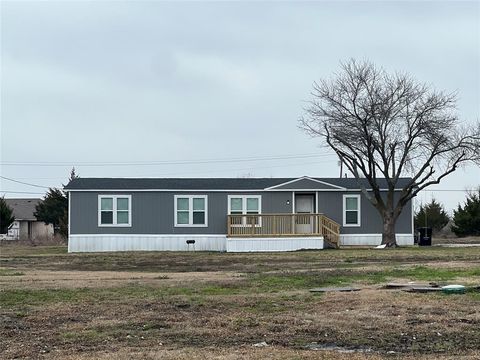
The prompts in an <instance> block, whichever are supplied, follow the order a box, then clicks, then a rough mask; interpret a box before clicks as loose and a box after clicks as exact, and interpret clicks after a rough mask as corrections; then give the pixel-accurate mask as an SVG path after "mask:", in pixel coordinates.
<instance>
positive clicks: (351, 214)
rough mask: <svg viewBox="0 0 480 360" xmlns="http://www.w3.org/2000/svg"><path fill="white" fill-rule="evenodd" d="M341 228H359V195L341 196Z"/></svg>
mask: <svg viewBox="0 0 480 360" xmlns="http://www.w3.org/2000/svg"><path fill="white" fill-rule="evenodd" d="M343 226H360V195H343Z"/></svg>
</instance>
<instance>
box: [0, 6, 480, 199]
mask: <svg viewBox="0 0 480 360" xmlns="http://www.w3.org/2000/svg"><path fill="white" fill-rule="evenodd" d="M479 4H480V3H479V2H477V1H474V2H460V1H452V2H406V1H405V2H382V3H381V2H336V3H333V2H308V3H298V2H291V3H289V2H263V3H261V2H234V3H226V2H223V3H222V2H211V3H207V2H194V3H191V2H183V3H178V2H159V1H149V2H141V1H129V2H112V1H108V2H107V1H105V2H100V1H96V2H86V1H79V2H72V1H63V2H54V1H42V2H39V1H35V2H27V1H2V2H1V61H2V62H1V163H2V165H1V168H0V171H1V174H2V176H4V177H9V178H12V179H16V180H19V181H23V182H28V183H33V184H37V185H40V186H46V187H49V186H60V185H61V184H62V183H66V178H67V177H68V172H69V170H70V168H71V167H72V165H75V167H76V169H77V172H78V173H79V174H80V175H81V176H83V177H89V176H96V177H115V176H128V177H142V176H149V177H151V176H158V177H164V176H167V177H208V176H212V177H238V176H255V177H270V176H274V177H277V176H281V177H294V176H301V175H309V176H319V177H335V176H338V173H339V168H338V166H337V161H336V158H335V157H334V156H333V155H332V153H331V152H329V151H328V149H325V148H320V147H319V146H318V145H319V140H318V139H311V138H309V137H307V136H306V135H305V134H304V133H302V132H301V131H300V130H299V129H298V128H297V120H298V118H299V116H301V115H302V107H303V106H304V104H305V101H306V100H309V98H310V97H309V93H310V90H311V86H312V82H313V81H315V80H318V79H320V78H324V77H328V76H330V75H331V74H332V73H333V72H334V71H337V70H338V69H339V62H340V61H342V60H347V59H349V58H352V57H353V58H357V59H369V60H371V61H373V62H375V63H376V64H378V65H381V66H383V67H385V68H386V69H387V70H392V71H394V70H402V71H407V72H409V73H411V74H412V75H414V76H415V77H416V78H417V79H418V80H420V81H423V82H427V83H430V84H432V85H434V86H435V87H436V88H437V89H443V90H447V91H458V93H459V101H458V112H459V115H460V117H461V118H462V119H464V120H465V121H467V122H468V121H474V120H475V119H478V117H479V114H480V111H479V110H480V108H479V107H480V105H479V104H480V45H479V44H480V27H479V26H480V25H479V24H480V5H479ZM288 157H289V158H288ZM251 158H256V160H255V161H254V160H252V159H251ZM259 158H262V159H259ZM272 158H273V159H272ZM199 159H201V160H208V161H201V162H200V163H192V162H194V161H195V160H199ZM218 159H237V160H231V161H212V160H218ZM239 160H242V161H239ZM175 161H176V162H177V164H172V162H175ZM49 162H50V163H52V164H48V163H49ZM119 162H120V163H121V162H134V163H136V162H144V163H143V164H142V165H128V166H123V165H122V166H119V165H116V166H113V165H109V164H111V163H119ZM152 162H157V164H155V165H152ZM161 162H164V163H161ZM165 162H167V163H165ZM168 162H170V163H168ZM8 163H10V164H8ZM12 163H14V164H15V165H13V164H12ZM19 163H28V165H25V164H19ZM59 163H61V166H58V165H59ZM159 163H160V164H159ZM179 163H180V164H179ZM54 165H55V166H54ZM93 165H95V166H93ZM479 179H480V169H479V168H478V167H474V166H470V167H468V168H466V169H463V170H459V171H458V172H457V173H456V174H454V175H452V176H450V178H449V179H447V180H446V181H444V182H443V183H442V184H441V185H439V186H436V187H435V188H433V189H436V190H438V189H442V190H463V189H466V188H473V187H475V186H478V185H479V184H480V180H479ZM0 186H1V191H0V193H5V194H6V197H36V196H41V193H42V192H43V191H44V189H43V188H39V187H32V186H29V185H22V184H18V183H14V182H11V181H7V180H3V179H2V180H1V182H0ZM13 191H15V192H19V193H14V192H13ZM20 192H23V193H20ZM26 192H34V193H39V194H27V193H26ZM432 196H435V197H436V198H438V199H439V200H441V201H443V202H444V203H445V204H446V205H447V208H452V207H454V206H456V204H457V203H458V202H461V201H463V200H464V197H465V194H464V193H463V192H462V191H435V192H432V191H428V192H425V193H424V194H422V195H420V196H419V200H421V201H428V200H430V199H431V197H432Z"/></svg>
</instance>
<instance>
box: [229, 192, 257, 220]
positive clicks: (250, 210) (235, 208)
mask: <svg viewBox="0 0 480 360" xmlns="http://www.w3.org/2000/svg"><path fill="white" fill-rule="evenodd" d="M261 208H262V197H261V196H260V195H229V196H228V213H229V214H230V215H258V214H260V213H261ZM252 221H254V222H255V224H257V225H260V222H259V219H258V216H252V217H248V216H242V217H240V216H238V217H232V224H233V225H240V226H241V225H247V224H250V225H251V224H252Z"/></svg>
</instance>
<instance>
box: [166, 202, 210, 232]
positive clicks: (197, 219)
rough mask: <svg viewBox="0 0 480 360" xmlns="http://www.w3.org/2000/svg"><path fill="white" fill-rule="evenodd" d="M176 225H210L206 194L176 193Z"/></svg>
mask: <svg viewBox="0 0 480 360" xmlns="http://www.w3.org/2000/svg"><path fill="white" fill-rule="evenodd" d="M174 201H175V226H199V227H200V226H208V225H207V224H208V222H207V208H208V205H207V196H206V195H175V197H174Z"/></svg>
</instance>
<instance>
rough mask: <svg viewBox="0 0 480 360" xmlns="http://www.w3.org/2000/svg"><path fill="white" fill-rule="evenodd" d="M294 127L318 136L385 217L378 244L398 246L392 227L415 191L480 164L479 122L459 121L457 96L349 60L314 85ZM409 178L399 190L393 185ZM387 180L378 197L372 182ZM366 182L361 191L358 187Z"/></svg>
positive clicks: (374, 184) (377, 186)
mask: <svg viewBox="0 0 480 360" xmlns="http://www.w3.org/2000/svg"><path fill="white" fill-rule="evenodd" d="M312 97H313V98H312V100H311V101H310V103H309V106H308V107H307V108H306V109H305V115H304V116H303V117H302V118H301V119H300V127H301V128H302V129H303V130H305V131H306V132H307V133H308V134H310V135H311V136H313V137H320V138H321V139H322V141H323V144H324V145H326V146H329V147H330V148H331V149H333V151H335V153H336V154H337V155H338V156H339V158H340V160H341V161H342V162H343V163H344V164H345V166H346V167H347V168H348V169H349V171H350V172H351V173H352V174H353V175H354V176H355V177H356V178H357V179H359V178H361V177H362V178H365V181H364V182H360V181H359V183H360V186H361V189H362V193H363V194H364V195H365V197H366V198H367V199H368V200H369V201H370V202H371V203H372V204H373V206H374V207H375V208H376V209H377V210H378V212H379V213H380V215H381V217H382V219H383V233H382V244H386V245H387V246H389V247H390V246H396V239H395V223H396V221H397V219H398V217H399V215H400V214H401V212H402V209H403V208H404V206H405V205H406V204H407V203H408V202H409V201H410V200H411V199H412V198H413V197H414V196H415V195H417V194H418V192H419V191H421V190H423V189H425V188H426V187H427V186H430V185H432V184H438V183H439V182H440V181H441V180H442V179H443V178H444V177H445V176H447V175H448V174H451V173H452V172H454V171H455V170H456V169H457V168H458V167H459V166H461V165H463V164H465V163H467V162H472V161H473V162H476V163H477V164H478V163H480V147H479V144H480V123H477V124H476V125H474V126H473V125H472V126H467V125H464V124H462V123H461V121H460V120H459V119H458V116H457V114H456V109H455V103H456V95H455V94H448V93H444V92H439V91H436V90H434V89H432V88H431V87H430V86H428V85H426V84H422V83H419V82H417V81H415V80H414V79H413V78H412V77H411V76H409V75H407V74H404V73H394V74H389V73H387V72H386V71H385V70H383V69H381V68H377V67H375V65H373V64H372V63H370V62H366V61H365V62H356V61H355V60H350V61H348V62H347V63H343V64H342V67H341V72H340V73H338V74H335V76H334V78H333V79H330V80H321V81H320V82H318V83H317V82H315V83H314V85H313V92H312ZM401 177H409V180H407V184H406V185H405V186H402V187H401V191H400V193H399V194H398V193H397V195H395V196H394V191H395V189H399V188H400V187H399V186H398V184H399V179H400V178H401ZM379 178H385V180H386V184H387V191H386V193H384V195H383V196H382V194H381V191H380V190H381V189H380V186H379V182H378V179H379ZM364 183H367V184H368V189H367V186H365V185H362V184H364Z"/></svg>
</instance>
